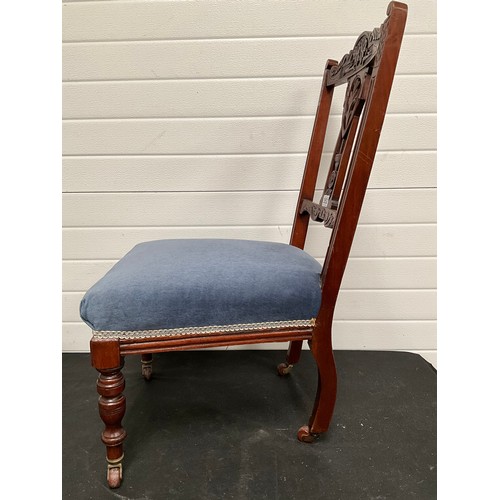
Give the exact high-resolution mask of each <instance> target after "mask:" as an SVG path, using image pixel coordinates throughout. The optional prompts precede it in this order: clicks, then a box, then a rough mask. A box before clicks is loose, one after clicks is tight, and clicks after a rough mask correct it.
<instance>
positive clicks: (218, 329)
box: [93, 318, 315, 340]
mask: <svg viewBox="0 0 500 500" xmlns="http://www.w3.org/2000/svg"><path fill="white" fill-rule="evenodd" d="M314 323H315V319H314V318H312V319H297V320H291V321H269V322H265V323H244V324H238V325H224V326H217V325H214V326H190V327H187V328H169V329H160V330H116V331H114V330H100V331H94V332H93V338H94V339H95V340H105V339H110V338H112V339H119V340H128V339H152V338H156V337H182V336H196V335H210V334H218V333H233V332H234V333H238V332H247V331H248V332H251V331H262V330H282V329H284V328H311V327H313V326H314Z"/></svg>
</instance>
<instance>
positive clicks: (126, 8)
mask: <svg viewBox="0 0 500 500" xmlns="http://www.w3.org/2000/svg"><path fill="white" fill-rule="evenodd" d="M372 2H373V0H372ZM373 3H374V5H373V6H372V7H371V8H370V9H367V8H365V7H364V3H363V2H362V1H360V0H357V1H355V2H352V1H351V2H349V3H344V2H333V3H332V2H331V1H328V0H319V1H318V0H315V1H314V2H310V1H306V2H283V1H277V0H272V1H270V0H252V1H251V2H237V1H234V0H226V1H221V0H204V1H203V2H180V1H163V2H144V1H135V2H121V1H112V2H106V1H102V2H91V3H89V2H83V3H72V2H64V3H63V10H62V23H63V31H62V38H63V40H64V41H81V40H153V39H168V38H170V39H175V38H220V37H238V38H239V37H256V36H260V37H268V36H280V35H283V36H291V35H294V36H310V35H325V34H332V33H334V34H345V33H358V32H361V31H363V30H369V29H371V28H372V27H375V26H376V25H377V23H376V22H374V17H373V12H376V11H377V10H378V11H380V16H379V20H380V22H381V21H382V19H383V16H384V14H385V8H386V5H387V1H386V0H377V1H376V2H373ZM408 3H409V4H410V12H411V15H410V16H409V17H408V23H407V27H406V32H407V33H435V32H436V14H435V10H436V2H435V0H418V1H411V0H409V1H408ZM353 12H355V13H356V14H355V15H354V14H353ZM207 19H209V20H210V22H206V20H207ZM228 21H229V22H228Z"/></svg>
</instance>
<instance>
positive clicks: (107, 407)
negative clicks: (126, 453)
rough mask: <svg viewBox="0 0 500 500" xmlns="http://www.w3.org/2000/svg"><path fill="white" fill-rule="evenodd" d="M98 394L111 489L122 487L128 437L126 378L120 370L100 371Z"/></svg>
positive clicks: (102, 436)
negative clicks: (125, 422)
mask: <svg viewBox="0 0 500 500" xmlns="http://www.w3.org/2000/svg"><path fill="white" fill-rule="evenodd" d="M99 372H100V374H99V378H98V379H97V392H98V393H99V394H100V397H99V415H100V416H101V419H102V421H103V422H104V425H105V428H104V431H103V432H102V434H101V439H102V442H103V443H104V444H105V445H106V457H107V460H108V471H107V479H108V484H109V486H110V487H111V488H117V487H118V486H120V483H121V480H122V460H123V441H124V440H125V437H126V436H127V433H126V432H125V429H124V428H123V427H122V419H123V417H124V415H125V396H124V395H123V390H124V389H125V378H124V377H123V374H122V373H121V367H120V368H118V369H116V368H115V369H108V370H99Z"/></svg>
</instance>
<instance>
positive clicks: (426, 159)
mask: <svg viewBox="0 0 500 500" xmlns="http://www.w3.org/2000/svg"><path fill="white" fill-rule="evenodd" d="M305 158H306V155H305V153H301V154H291V155H287V154H283V155H251V156H238V155H223V156H153V157H151V156H140V157H136V156H111V157H109V156H105V157H65V158H63V169H62V185H63V191H64V192H74V193H77V192H84V193H85V192H100V191H105V192H114V191H137V192H141V191H169V192H172V191H182V192H185V191H259V190H271V191H280V190H285V191H287V190H296V189H297V188H298V187H299V186H300V183H301V179H302V173H303V170H304V163H305ZM330 160H331V154H324V155H323V158H322V161H321V168H320V173H319V177H318V178H319V179H326V175H327V171H328V167H329V164H330ZM415 187H436V152H435V151H423V152H422V151H409V152H405V151H394V152H392V151H390V152H389V151H387V152H380V153H377V154H376V156H375V162H374V164H373V170H372V174H371V177H370V183H369V185H368V189H373V188H415Z"/></svg>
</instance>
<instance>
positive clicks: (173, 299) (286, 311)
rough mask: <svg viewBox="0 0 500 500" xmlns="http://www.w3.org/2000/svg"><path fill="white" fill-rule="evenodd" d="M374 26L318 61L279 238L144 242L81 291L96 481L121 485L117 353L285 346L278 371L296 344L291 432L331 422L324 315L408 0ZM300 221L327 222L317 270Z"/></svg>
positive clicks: (313, 430) (329, 315)
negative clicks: (298, 418) (337, 98)
mask: <svg viewBox="0 0 500 500" xmlns="http://www.w3.org/2000/svg"><path fill="white" fill-rule="evenodd" d="M387 14H388V17H387V19H386V20H385V21H384V23H383V24H382V25H381V26H380V28H375V29H374V30H373V31H365V32H364V33H362V34H361V35H360V36H359V38H358V39H357V41H356V43H355V45H354V48H353V49H352V50H351V51H350V52H349V53H348V54H346V55H345V56H344V57H343V58H342V60H341V61H340V63H337V62H336V61H333V60H328V61H327V63H326V67H325V69H324V73H323V82H322V86H321V93H320V98H319V104H318V108H317V113H316V118H315V121H314V127H313V131H312V137H311V141H310V148H309V152H308V155H307V159H306V164H305V170H304V174H303V180H302V185H301V188H300V192H299V197H298V203H297V208H296V211H295V217H294V221H293V229H292V236H291V241H290V244H289V245H287V244H282V243H271V242H262V241H243V240H218V239H206V240H202V239H198V240H197V239H192V240H159V241H150V242H144V243H141V244H139V245H137V246H136V247H134V248H133V249H132V250H131V251H130V252H129V253H128V254H126V255H125V256H124V257H123V258H122V259H121V260H120V261H119V262H118V263H117V264H116V265H115V266H114V267H113V268H112V269H111V270H110V271H109V272H108V273H107V274H106V275H105V276H104V277H103V278H102V279H101V280H100V281H98V282H97V283H96V284H95V285H94V286H93V287H92V288H90V289H89V290H88V292H87V293H86V294H85V296H84V298H83V299H82V302H81V306H80V312H81V317H82V319H83V320H84V321H85V322H86V323H87V324H88V325H89V326H90V327H91V328H92V330H93V336H92V339H91V341H90V350H91V359H92V365H93V366H94V367H95V368H96V369H97V370H98V372H99V376H98V380H97V392H98V393H99V395H100V398H99V413H100V416H101V418H102V421H103V422H104V425H105V428H104V431H103V433H102V441H103V442H104V444H105V445H106V450H107V462H108V468H107V480H108V484H109V486H110V487H111V488H116V487H118V486H119V485H120V483H121V481H122V460H123V442H124V439H125V437H126V432H125V430H124V429H123V427H122V425H121V421H122V418H123V416H124V414H125V396H124V395H123V391H124V388H125V380H124V377H123V375H122V373H121V368H122V367H123V364H124V357H125V356H128V355H131V354H140V355H141V356H142V359H141V360H142V374H143V376H144V378H145V379H150V378H151V376H152V355H153V353H159V352H167V351H174V350H183V349H198V348H203V347H213V346H231V345H238V344H256V343H264V342H278V341H288V342H290V344H289V348H288V352H287V355H286V361H285V362H284V363H282V364H280V365H279V366H278V372H279V374H280V375H286V374H288V373H289V372H290V370H291V368H292V367H293V365H295V364H296V363H297V362H298V361H299V358H300V353H301V349H302V343H303V341H304V340H307V342H308V343H309V346H310V349H311V351H312V354H313V356H314V359H315V360H316V363H317V367H318V385H317V393H316V399H315V403H314V408H313V409H312V413H311V416H310V418H309V421H308V424H307V425H305V426H303V427H301V428H300V429H299V431H298V439H299V440H300V441H303V442H306V443H310V442H312V441H314V440H315V438H317V437H318V436H319V435H320V434H321V433H323V432H326V431H327V429H328V426H329V424H330V421H331V418H332V415H333V410H334V405H335V397H336V386H337V380H336V368H335V361H334V357H333V352H332V335H331V331H332V321H333V313H334V308H335V303H336V300H337V296H338V293H339V288H340V285H341V281H342V276H343V273H344V269H345V267H346V264H347V259H348V256H349V252H350V248H351V243H352V240H353V237H354V233H355V230H356V226H357V222H358V218H359V214H360V210H361V206H362V203H363V198H364V195H365V191H366V187H367V184H368V179H369V175H370V171H371V168H372V164H373V160H374V156H375V152H376V149H377V144H378V140H379V136H380V132H381V129H382V124H383V121H384V117H385V112H386V107H387V103H388V99H389V94H390V90H391V86H392V81H393V77H394V72H395V68H396V63H397V59H398V55H399V49H400V45H401V41H402V37H403V31H404V26H405V22H406V15H407V6H406V5H405V4H403V3H399V2H391V3H390V4H389V6H388V10H387ZM343 84H346V85H347V88H346V93H345V99H344V104H343V113H342V118H341V125H340V131H339V134H338V138H337V142H336V146H335V149H334V152H333V157H332V161H331V163H330V167H329V172H328V175H327V180H326V183H325V187H324V190H323V193H322V195H321V197H320V199H319V203H317V202H315V201H314V200H313V197H314V192H315V188H316V180H317V176H318V170H319V165H320V159H321V155H322V150H323V144H324V139H325V133H326V128H327V123H328V120H329V114H330V107H331V102H332V97H333V93H334V89H336V88H338V87H340V86H341V85H343ZM309 219H312V220H313V221H318V222H321V223H323V224H324V226H326V228H329V229H331V236H330V240H329V245H328V249H327V251H326V257H325V260H324V264H323V266H321V265H320V264H319V263H318V262H317V261H316V260H315V259H313V258H312V257H311V256H309V255H308V254H307V253H306V252H305V251H304V250H303V248H304V244H305V241H306V235H307V230H308V224H309Z"/></svg>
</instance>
